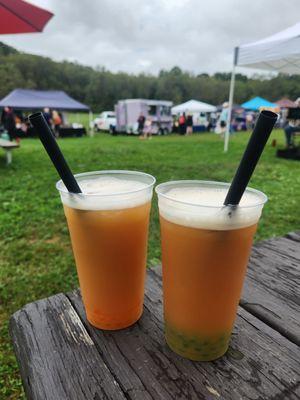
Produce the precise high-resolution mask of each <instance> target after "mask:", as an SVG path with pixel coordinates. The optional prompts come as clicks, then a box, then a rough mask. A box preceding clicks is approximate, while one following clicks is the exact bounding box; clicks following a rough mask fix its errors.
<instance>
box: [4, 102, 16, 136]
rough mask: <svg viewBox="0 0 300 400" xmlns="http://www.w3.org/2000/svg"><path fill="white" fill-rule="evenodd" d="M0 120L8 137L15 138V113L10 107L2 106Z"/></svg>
mask: <svg viewBox="0 0 300 400" xmlns="http://www.w3.org/2000/svg"><path fill="white" fill-rule="evenodd" d="M1 122H2V125H3V127H4V129H5V130H6V131H7V133H8V136H9V139H10V140H14V139H15V138H16V120H15V114H14V112H13V109H12V108H11V107H4V110H3V113H2V116H1Z"/></svg>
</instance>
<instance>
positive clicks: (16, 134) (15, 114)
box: [1, 107, 63, 142]
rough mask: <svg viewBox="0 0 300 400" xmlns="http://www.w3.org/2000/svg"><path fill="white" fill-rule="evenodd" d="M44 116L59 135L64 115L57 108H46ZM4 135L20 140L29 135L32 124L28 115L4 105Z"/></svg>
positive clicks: (2, 115) (2, 123) (2, 120)
mask: <svg viewBox="0 0 300 400" xmlns="http://www.w3.org/2000/svg"><path fill="white" fill-rule="evenodd" d="M43 114H44V117H45V119H46V121H47V122H48V124H49V125H50V126H51V127H52V129H53V131H54V133H55V135H56V136H59V128H60V126H61V125H62V123H63V116H62V114H61V113H59V112H58V111H56V110H50V109H49V108H47V107H46V108H44V110H43ZM1 126H2V137H3V138H6V139H8V140H11V141H13V140H14V141H16V142H19V140H20V138H21V137H26V136H29V132H30V129H31V128H30V125H29V121H28V119H27V116H26V115H24V114H23V113H22V112H21V111H14V110H13V108H11V107H4V109H3V111H2V114H1Z"/></svg>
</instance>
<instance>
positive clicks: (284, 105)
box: [276, 98, 296, 108]
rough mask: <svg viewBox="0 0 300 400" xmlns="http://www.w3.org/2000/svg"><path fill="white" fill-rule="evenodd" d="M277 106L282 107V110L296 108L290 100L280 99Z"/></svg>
mask: <svg viewBox="0 0 300 400" xmlns="http://www.w3.org/2000/svg"><path fill="white" fill-rule="evenodd" d="M276 104H277V105H278V106H279V107H280V108H294V107H296V104H295V103H294V102H293V101H292V100H290V99H286V98H283V99H280V100H278V101H276Z"/></svg>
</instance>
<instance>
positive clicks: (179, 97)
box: [0, 42, 300, 112]
mask: <svg viewBox="0 0 300 400" xmlns="http://www.w3.org/2000/svg"><path fill="white" fill-rule="evenodd" d="M0 83H1V84H0V98H3V97H4V96H6V95H7V94H8V93H9V92H10V91H11V90H13V89H15V88H23V89H41V90H50V89H52V90H55V89H56V90H64V91H66V92H67V93H68V94H69V95H70V96H72V97H74V98H75V99H76V100H79V101H81V102H83V103H85V104H87V105H89V106H90V107H91V108H92V109H93V110H94V111H97V112H99V111H101V110H110V109H113V107H114V104H116V102H117V101H118V100H119V99H126V98H147V99H160V100H172V101H173V102H174V104H178V103H182V102H184V101H187V100H189V99H196V100H201V101H204V102H208V103H211V104H215V105H217V104H221V103H223V102H224V101H226V100H227V99H228V91H229V83H230V73H221V72H219V73H215V74H214V75H208V74H205V73H203V74H199V75H195V74H193V73H191V72H186V71H183V70H182V69H180V68H179V67H176V66H175V67H173V68H172V69H170V70H161V71H160V72H159V74H158V75H156V76H155V75H150V74H143V73H140V74H138V75H133V74H128V73H125V72H118V73H112V72H110V71H108V70H106V69H104V68H100V67H98V68H92V67H88V66H83V65H80V64H78V63H73V62H68V61H63V62H56V61H53V60H51V59H50V58H48V57H41V56H36V55H32V54H26V53H21V52H18V51H17V50H15V49H14V48H12V47H10V46H7V45H5V44H4V43H1V42H0ZM254 96H262V97H265V98H266V99H268V100H270V101H276V100H278V99H279V98H281V97H289V98H291V99H292V100H295V99H296V98H297V97H299V96H300V75H289V76H287V75H282V74H279V75H278V76H276V77H273V78H268V79H266V78H264V79H263V78H262V77H259V76H256V77H255V76H254V77H250V78H249V77H247V76H245V75H242V74H237V75H236V87H235V99H234V101H235V102H236V103H238V104H241V103H243V102H244V101H247V100H249V99H250V98H251V97H254Z"/></svg>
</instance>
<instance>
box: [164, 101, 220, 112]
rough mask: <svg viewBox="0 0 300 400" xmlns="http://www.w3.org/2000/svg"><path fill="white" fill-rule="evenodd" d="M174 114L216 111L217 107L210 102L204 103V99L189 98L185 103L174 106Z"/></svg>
mask: <svg viewBox="0 0 300 400" xmlns="http://www.w3.org/2000/svg"><path fill="white" fill-rule="evenodd" d="M171 111H172V114H173V115H175V114H182V113H187V114H188V113H190V114H193V113H201V112H205V113H207V112H216V111H217V107H215V106H213V105H211V104H208V103H203V102H202V101H198V100H189V101H186V102H185V103H182V104H178V105H177V106H175V107H172V109H171Z"/></svg>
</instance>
